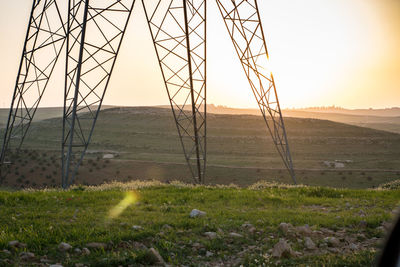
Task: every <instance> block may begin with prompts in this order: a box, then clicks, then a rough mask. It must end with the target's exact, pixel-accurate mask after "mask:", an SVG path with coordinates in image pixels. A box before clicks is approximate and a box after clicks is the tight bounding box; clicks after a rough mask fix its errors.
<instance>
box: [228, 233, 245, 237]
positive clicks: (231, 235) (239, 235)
mask: <svg viewBox="0 0 400 267" xmlns="http://www.w3.org/2000/svg"><path fill="white" fill-rule="evenodd" d="M229 236H230V237H235V238H239V237H243V235H241V234H238V233H234V232H232V233H229Z"/></svg>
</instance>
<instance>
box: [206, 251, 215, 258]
mask: <svg viewBox="0 0 400 267" xmlns="http://www.w3.org/2000/svg"><path fill="white" fill-rule="evenodd" d="M212 256H214V253H212V252H211V251H207V252H206V257H212Z"/></svg>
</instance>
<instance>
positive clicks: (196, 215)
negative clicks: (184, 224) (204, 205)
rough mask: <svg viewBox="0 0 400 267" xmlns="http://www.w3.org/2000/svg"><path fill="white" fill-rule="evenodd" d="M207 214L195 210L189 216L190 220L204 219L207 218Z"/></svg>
mask: <svg viewBox="0 0 400 267" xmlns="http://www.w3.org/2000/svg"><path fill="white" fill-rule="evenodd" d="M206 214H207V213H206V212H204V211H201V210H198V209H193V210H192V211H191V212H190V214H189V216H190V218H196V217H203V216H206Z"/></svg>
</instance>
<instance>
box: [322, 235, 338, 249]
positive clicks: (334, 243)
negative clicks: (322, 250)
mask: <svg viewBox="0 0 400 267" xmlns="http://www.w3.org/2000/svg"><path fill="white" fill-rule="evenodd" d="M324 241H325V242H326V243H327V244H328V246H329V247H340V241H339V239H337V238H336V237H333V236H328V237H325V238H324Z"/></svg>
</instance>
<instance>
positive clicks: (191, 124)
mask: <svg viewBox="0 0 400 267" xmlns="http://www.w3.org/2000/svg"><path fill="white" fill-rule="evenodd" d="M216 2H217V5H218V8H219V10H220V12H221V14H222V17H223V20H224V22H225V25H226V27H227V29H228V32H229V35H230V37H231V39H232V42H233V44H234V47H235V49H236V52H237V54H238V56H239V59H240V62H241V64H242V66H243V69H244V72H245V74H246V77H247V79H248V81H249V83H250V86H251V88H252V91H253V93H254V96H255V97H256V99H257V103H258V105H259V107H260V110H261V112H262V114H263V117H264V120H265V122H266V124H267V128H268V130H269V132H270V134H271V136H272V139H273V141H274V143H275V145H276V148H277V149H278V152H279V154H280V156H281V157H282V159H283V161H284V164H285V165H286V167H287V169H288V170H289V172H290V174H291V176H292V178H293V180H294V182H296V179H295V174H294V170H293V163H292V158H291V154H290V151H289V144H288V140H287V136H286V130H285V126H284V122H283V118H282V113H281V109H280V105H279V100H278V96H277V92H276V87H275V82H274V78H273V75H272V73H271V71H270V69H269V66H268V53H267V46H266V43H265V37H264V32H263V29H262V25H261V21H260V15H259V10H258V6H257V1H256V0H216ZM134 3H135V0H107V1H106V0H68V10H67V11H68V12H67V14H68V18H67V19H66V21H65V22H63V19H62V16H61V13H60V11H59V7H58V5H57V0H34V1H33V6H32V11H31V15H30V20H29V26H28V30H27V34H26V39H25V44H24V50H23V54H22V58H21V62H20V67H19V71H18V76H17V81H16V86H15V89H14V94H13V98H12V103H11V108H10V113H9V117H8V121H7V128H6V131H5V137H4V140H3V146H2V150H1V155H0V164H2V163H3V162H4V161H5V159H6V155H7V153H6V152H7V151H8V150H9V148H10V147H11V146H12V144H11V143H15V145H16V148H17V149H19V148H20V147H21V145H22V143H23V140H24V138H25V136H26V134H27V132H28V129H29V126H30V124H31V122H32V119H33V117H34V115H35V112H36V109H37V107H38V105H39V103H40V100H41V98H42V96H43V93H44V91H45V89H46V87H47V85H48V82H49V79H50V77H51V75H52V73H53V70H54V67H55V65H56V62H57V59H58V58H59V55H60V53H61V51H62V48H63V46H64V43H65V42H66V43H67V44H66V47H67V49H66V65H65V67H66V69H65V84H64V111H63V132H62V154H61V155H62V186H63V188H67V187H69V185H71V184H72V183H73V182H74V179H75V175H76V172H77V170H78V168H79V165H80V164H81V162H82V159H83V157H84V155H85V152H86V150H87V148H88V145H89V143H90V140H91V137H92V134H93V130H94V127H95V124H96V121H97V118H98V115H99V111H100V109H101V105H102V102H103V99H104V95H105V92H106V90H107V87H108V84H109V81H110V77H111V74H112V71H113V69H114V65H115V61H116V58H117V56H118V52H119V50H120V47H121V43H122V40H123V37H124V34H125V31H126V27H127V23H128V21H129V18H130V16H131V13H132V9H133V5H134ZM142 4H143V6H144V10H145V14H146V18H147V22H148V25H149V28H150V32H151V36H152V39H153V43H154V47H155V51H156V54H157V57H158V61H159V65H160V69H161V72H162V75H163V78H164V83H165V87H166V89H167V94H168V97H169V101H170V105H171V109H172V113H173V117H174V119H175V122H176V126H177V129H178V134H179V137H180V141H181V144H182V147H183V151H184V155H185V159H186V161H187V163H188V165H189V169H190V172H191V174H192V176H193V179H194V182H196V183H204V182H205V169H206V0H142ZM64 23H65V24H64ZM2 166H4V164H2ZM0 171H1V168H0Z"/></svg>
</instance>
